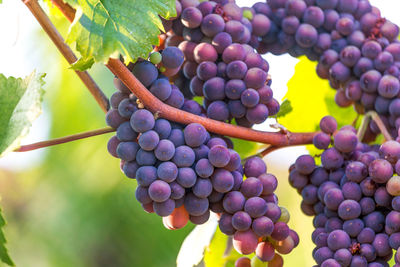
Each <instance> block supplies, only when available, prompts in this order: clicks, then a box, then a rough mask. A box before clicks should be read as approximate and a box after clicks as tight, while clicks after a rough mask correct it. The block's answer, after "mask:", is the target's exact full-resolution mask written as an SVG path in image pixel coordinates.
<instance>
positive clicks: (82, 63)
mask: <svg viewBox="0 0 400 267" xmlns="http://www.w3.org/2000/svg"><path fill="white" fill-rule="evenodd" d="M93 64H94V58H92V57H91V58H89V59H84V58H79V59H78V60H77V61H75V62H74V63H73V64H72V65H71V67H70V69H73V70H79V71H85V70H87V69H90V68H91V67H92V66H93Z"/></svg>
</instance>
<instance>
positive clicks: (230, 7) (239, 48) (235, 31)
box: [166, 1, 280, 127]
mask: <svg viewBox="0 0 400 267" xmlns="http://www.w3.org/2000/svg"><path fill="white" fill-rule="evenodd" d="M177 10H178V14H179V16H178V17H177V18H176V19H174V20H173V21H172V25H171V31H170V32H169V33H168V34H169V37H168V38H167V41H166V45H167V46H168V47H169V46H178V48H179V49H180V50H181V51H182V52H183V53H184V55H185V63H184V65H183V67H182V71H181V72H180V73H179V75H178V77H175V83H176V84H179V86H178V87H179V88H181V90H182V91H183V92H184V93H185V94H186V95H188V96H189V97H190V96H200V97H204V100H203V106H204V108H205V110H206V114H207V117H209V118H211V119H215V120H219V121H231V120H232V119H235V121H236V123H237V124H238V125H241V126H245V127H251V126H252V125H253V124H259V123H262V122H264V121H265V120H266V119H267V118H268V116H273V115H275V114H276V113H277V112H278V111H279V108H280V107H279V102H278V101H276V100H275V99H274V98H273V92H272V90H271V88H270V87H269V85H270V79H269V78H268V70H269V65H268V62H267V61H266V60H265V59H263V58H262V57H261V56H260V55H259V54H258V53H257V52H256V51H255V50H254V49H253V48H252V47H251V46H250V45H248V43H249V42H250V39H251V36H253V35H257V36H262V35H263V34H264V33H266V32H267V31H268V29H267V28H268V25H269V20H268V18H266V17H265V16H263V15H259V16H256V17H255V18H253V17H252V15H251V13H249V12H244V11H243V10H242V9H241V8H240V7H238V6H237V5H236V4H235V3H234V2H228V1H204V2H201V3H199V2H198V1H180V2H177ZM246 15H247V17H246ZM249 15H250V17H248V16H249ZM249 19H252V21H253V22H250V20H249ZM169 23H171V22H169Z"/></svg>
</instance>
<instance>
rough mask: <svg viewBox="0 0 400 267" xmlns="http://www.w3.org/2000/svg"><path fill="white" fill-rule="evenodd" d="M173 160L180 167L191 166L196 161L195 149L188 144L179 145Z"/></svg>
mask: <svg viewBox="0 0 400 267" xmlns="http://www.w3.org/2000/svg"><path fill="white" fill-rule="evenodd" d="M172 161H173V162H174V163H175V164H176V165H177V166H178V167H190V166H192V165H193V163H194V161H195V154H194V151H193V149H191V148H190V147H188V146H179V147H177V148H176V149H175V154H174V156H173V158H172Z"/></svg>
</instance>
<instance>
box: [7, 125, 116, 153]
mask: <svg viewBox="0 0 400 267" xmlns="http://www.w3.org/2000/svg"><path fill="white" fill-rule="evenodd" d="M111 132H115V129H113V128H111V127H105V128H101V129H98V130H93V131H89V132H83V133H78V134H73V135H68V136H64V137H60V138H55V139H52V140H47V141H42V142H37V143H33V144H29V145H23V146H20V147H19V148H17V149H16V150H14V152H26V151H31V150H35V149H39V148H43V147H49V146H54V145H59V144H64V143H68V142H72V141H76V140H80V139H84V138H88V137H92V136H97V135H102V134H106V133H111Z"/></svg>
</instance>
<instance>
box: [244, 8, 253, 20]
mask: <svg viewBox="0 0 400 267" xmlns="http://www.w3.org/2000/svg"><path fill="white" fill-rule="evenodd" d="M243 17H245V18H246V19H248V20H252V19H253V13H251V11H250V10H244V11H243Z"/></svg>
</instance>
